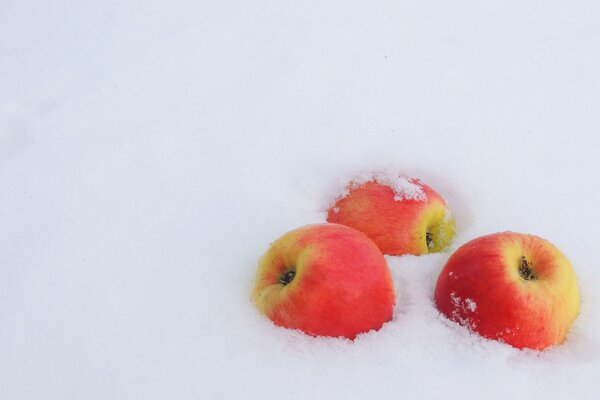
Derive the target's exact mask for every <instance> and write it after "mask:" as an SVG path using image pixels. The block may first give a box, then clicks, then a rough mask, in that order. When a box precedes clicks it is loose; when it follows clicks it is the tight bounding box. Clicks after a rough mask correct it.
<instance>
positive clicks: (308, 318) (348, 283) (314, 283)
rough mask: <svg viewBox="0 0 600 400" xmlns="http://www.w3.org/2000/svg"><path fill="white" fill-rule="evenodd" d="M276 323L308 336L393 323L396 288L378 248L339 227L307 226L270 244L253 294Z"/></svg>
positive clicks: (349, 334)
mask: <svg viewBox="0 0 600 400" xmlns="http://www.w3.org/2000/svg"><path fill="white" fill-rule="evenodd" d="M252 297H253V300H254V303H255V304H256V307H257V308H258V310H259V311H260V312H261V313H262V314H264V315H266V316H267V317H268V318H269V319H270V320H271V321H273V322H274V323H275V324H276V325H279V326H283V327H286V328H291V329H299V330H301V331H303V332H305V333H307V334H309V335H317V336H334V337H340V336H343V337H347V338H350V339H354V338H355V337H356V335H358V334H359V333H362V332H367V331H370V330H377V329H379V328H381V326H382V325H383V324H384V323H385V322H387V321H390V320H391V319H392V314H393V308H394V286H393V282H392V279H391V276H390V271H389V269H388V266H387V264H386V261H385V259H384V257H383V254H381V252H380V251H379V249H378V248H377V246H376V245H375V244H374V243H373V242H372V241H371V240H370V239H369V238H368V237H367V236H365V235H364V234H363V233H361V232H358V231H356V230H354V229H352V228H349V227H347V226H343V225H338V224H316V225H308V226H305V227H302V228H299V229H296V230H293V231H291V232H288V233H286V234H284V235H283V236H281V237H280V238H279V239H277V240H276V241H275V242H273V243H272V244H271V246H270V247H269V248H268V250H267V251H266V253H265V254H264V255H263V256H262V258H261V259H260V261H259V266H258V271H257V273H256V281H255V286H254V290H253V292H252Z"/></svg>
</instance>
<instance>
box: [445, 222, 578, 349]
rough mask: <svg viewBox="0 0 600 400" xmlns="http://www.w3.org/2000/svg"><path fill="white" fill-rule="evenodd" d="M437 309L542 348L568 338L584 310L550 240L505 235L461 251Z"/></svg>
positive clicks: (490, 333)
mask: <svg viewBox="0 0 600 400" xmlns="http://www.w3.org/2000/svg"><path fill="white" fill-rule="evenodd" d="M435 303H436V305H437V308H438V309H439V310H440V311H441V312H442V313H443V314H444V315H446V317H448V318H449V319H451V320H452V321H455V322H458V323H459V324H461V325H463V326H466V327H467V328H469V329H471V330H472V331H474V332H477V333H479V334H480V335H482V336H484V337H486V338H490V339H495V340H499V341H502V342H506V343H508V344H510V345H512V346H514V347H517V348H531V349H537V350H542V349H544V348H546V347H549V346H553V345H557V344H560V343H562V342H563V341H564V340H565V337H566V334H567V331H568V329H569V326H570V325H571V323H572V322H573V320H574V319H575V318H576V317H577V314H578V312H579V289H578V287H577V280H576V278H575V273H574V271H573V268H571V264H570V263H569V261H568V260H567V258H566V257H565V256H564V255H563V254H562V253H561V252H560V250H558V249H557V248H556V247H555V246H554V245H552V244H551V243H550V242H548V241H546V240H544V239H541V238H539V237H537V236H533V235H524V234H518V233H512V232H502V233H496V234H492V235H487V236H483V237H480V238H477V239H475V240H472V241H470V242H468V243H467V244H465V245H463V246H462V247H461V248H459V249H458V250H457V251H456V252H455V253H454V254H453V255H452V256H451V257H450V259H449V260H448V262H447V263H446V265H445V266H444V268H443V269H442V271H441V273H440V276H439V278H438V281H437V286H436V288H435Z"/></svg>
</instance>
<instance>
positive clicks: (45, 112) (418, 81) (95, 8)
mask: <svg viewBox="0 0 600 400" xmlns="http://www.w3.org/2000/svg"><path fill="white" fill-rule="evenodd" d="M598 21H600V3H598V2H595V1H577V0H575V1H553V0H550V1H531V0H524V1H523V0H519V1H516V0H507V1H498V2H481V1H475V0H464V1H458V2H444V1H429V0H426V1H417V2H408V1H391V0H390V1H383V0H374V1H364V2H360V1H347V2H317V1H297V2H275V1H265V0H257V1H252V2H250V1H240V0H235V1H233V0H231V1H230V0H223V1H215V2H208V1H203V0H200V1H198V0H193V1H192V0H182V1H178V2H171V1H162V2H159V1H153V0H149V1H141V0H131V1H125V2H123V1H115V0H107V1H102V2H100V1H74V0H73V1H65V0H58V1H56V2H45V1H41V0H18V1H17V0H3V1H2V4H1V5H0V399H3V400H12V399H61V400H63V399H111V400H118V399H144V400H147V399H242V398H243V399H338V398H339V399H400V398H403V399H416V398H427V399H435V398H444V399H455V398H460V399H481V398H485V399H507V398H521V399H561V398H569V399H597V398H598V393H600V381H599V380H598V376H600V318H599V317H600V315H599V311H598V310H599V309H600V307H599V301H600V290H599V288H600V265H599V264H598V259H599V256H598V243H597V242H598V227H599V226H600V208H599V207H598V204H599V202H600V189H599V187H600V186H599V185H598V182H599V180H600V158H599V157H598V148H599V147H600V136H599V132H600V112H598V106H599V104H600V53H599V52H598V49H599V48H600V24H598ZM364 171H388V172H390V173H401V174H405V175H407V176H411V177H417V178H420V179H422V180H423V182H424V183H426V184H428V185H430V186H432V187H433V188H434V189H436V190H437V191H439V192H440V193H441V194H442V196H444V197H445V198H446V200H447V201H448V203H449V206H450V208H451V209H452V211H453V215H454V217H455V219H456V221H457V228H458V235H457V237H456V240H455V243H454V245H453V247H452V248H451V249H450V250H449V251H448V252H445V253H441V254H435V255H430V256H425V257H412V256H405V257H388V258H387V261H388V263H389V266H390V268H391V270H392V274H393V277H394V281H395V285H396V290H397V295H398V299H397V306H396V309H395V313H394V319H393V321H391V322H390V323H388V324H386V325H385V326H384V327H383V328H382V329H381V330H380V331H378V332H370V333H367V334H364V335H361V336H359V337H358V338H357V339H356V340H355V341H354V342H351V341H348V340H341V339H332V338H329V339H327V338H312V337H307V336H305V335H303V334H302V333H300V332H297V331H290V330H286V329H282V328H277V327H275V326H273V325H272V324H271V323H270V322H269V321H268V320H267V319H265V318H264V317H261V316H260V315H259V313H258V312H257V311H256V309H255V308H254V306H253V304H252V303H251V300H250V291H251V288H252V285H253V279H254V273H255V270H256V266H257V260H258V258H259V257H260V256H261V254H262V253H263V252H264V251H265V250H266V248H267V246H268V245H269V243H270V242H272V241H273V240H275V239H276V238H277V237H279V236H280V235H281V234H283V233H284V232H286V231H288V230H291V229H294V228H296V227H299V226H302V225H305V224H309V223H316V222H322V221H324V218H325V213H324V210H325V209H326V207H327V205H328V201H329V200H330V199H331V198H334V197H335V196H336V195H337V194H339V193H338V192H337V190H338V188H339V186H338V183H339V182H349V181H350V180H351V179H353V178H355V177H356V176H357V175H358V174H360V173H362V172H364ZM504 230H512V231H517V232H524V233H532V234H537V235H539V236H542V237H544V238H547V239H549V240H550V241H552V242H553V243H554V244H556V245H557V246H558V247H559V248H560V249H561V250H562V251H563V252H564V253H565V254H566V255H567V256H568V257H569V259H570V260H571V262H572V264H573V266H574V268H575V270H576V273H577V276H578V279H579V283H580V288H581V295H582V307H581V314H580V316H579V318H578V319H577V320H576V322H575V323H574V325H573V327H572V329H571V332H570V334H569V337H568V340H567V342H566V343H565V344H564V345H562V346H558V347H556V348H552V349H550V350H548V351H544V352H534V351H519V350H516V349H514V348H512V347H509V346H507V345H505V344H502V343H499V342H495V341H489V340H484V339H481V338H480V337H478V336H476V335H474V334H470V333H469V332H468V331H467V330H466V329H465V328H463V327H460V326H458V325H457V324H455V323H452V322H449V321H448V320H446V319H445V318H443V317H441V316H440V314H439V313H438V312H437V311H436V310H435V308H434V307H433V301H432V298H433V289H434V286H435V281H436V278H437V276H438V273H439V271H440V270H441V268H442V267H443V265H444V263H445V261H446V260H447V259H448V257H449V255H450V254H451V252H452V251H453V250H455V249H456V248H457V247H458V246H459V245H461V244H463V243H465V242H466V241H468V240H470V239H473V238H475V237H477V236H480V235H483V234H487V233H492V232H497V231H504Z"/></svg>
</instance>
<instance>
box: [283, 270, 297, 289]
mask: <svg viewBox="0 0 600 400" xmlns="http://www.w3.org/2000/svg"><path fill="white" fill-rule="evenodd" d="M295 276H296V271H294V270H290V271H286V272H284V273H283V274H282V275H281V276H280V277H279V283H281V284H283V285H284V286H285V285H289V284H290V282H291V281H293V280H294V277H295Z"/></svg>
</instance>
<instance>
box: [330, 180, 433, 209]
mask: <svg viewBox="0 0 600 400" xmlns="http://www.w3.org/2000/svg"><path fill="white" fill-rule="evenodd" d="M369 182H377V183H379V184H380V185H385V186H388V187H389V188H391V189H392V190H393V191H394V200H395V201H401V200H416V201H426V200H427V195H426V194H425V192H424V191H423V186H421V183H420V182H419V181H418V180H417V179H414V178H410V177H408V176H402V175H398V174H397V173H394V172H393V171H389V172H367V173H362V174H359V176H358V177H357V178H354V179H352V180H351V181H350V182H349V183H348V184H347V185H346V187H345V188H344V189H343V190H342V191H341V192H342V193H341V195H340V196H338V197H337V199H336V200H339V199H343V198H345V197H347V196H348V195H349V194H350V190H352V189H356V188H359V187H361V186H363V185H365V184H366V183H369ZM336 208H337V207H336ZM333 211H334V212H339V211H336V209H335V208H334V210H333Z"/></svg>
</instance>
